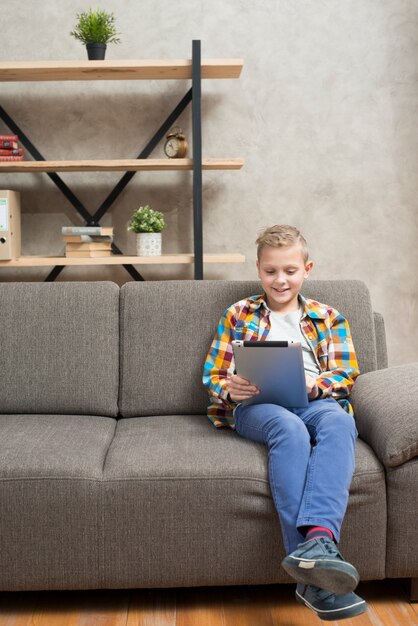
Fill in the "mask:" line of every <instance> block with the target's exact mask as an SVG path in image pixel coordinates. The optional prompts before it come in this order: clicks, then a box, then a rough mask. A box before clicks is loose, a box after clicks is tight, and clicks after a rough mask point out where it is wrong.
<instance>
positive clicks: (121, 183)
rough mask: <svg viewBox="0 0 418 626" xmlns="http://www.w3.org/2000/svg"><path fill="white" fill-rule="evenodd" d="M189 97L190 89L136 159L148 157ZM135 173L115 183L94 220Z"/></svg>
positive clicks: (186, 103) (189, 99)
mask: <svg viewBox="0 0 418 626" xmlns="http://www.w3.org/2000/svg"><path fill="white" fill-rule="evenodd" d="M191 99H192V90H191V89H189V91H188V92H187V93H186V95H185V96H184V98H182V100H181V101H180V102H179V103H178V105H177V106H176V108H175V109H174V111H173V112H172V113H170V115H169V116H168V117H167V119H166V120H165V122H163V124H161V126H160V128H159V129H158V130H157V132H156V133H155V134H154V136H153V137H152V138H151V139H150V140H149V142H148V143H147V145H146V146H145V148H144V149H143V150H142V151H141V152H140V153H139V155H138V156H137V159H147V158H148V157H149V155H150V154H151V152H152V151H153V150H154V148H156V147H157V146H158V144H159V143H160V141H161V139H162V138H163V137H164V135H166V134H167V132H168V131H169V130H170V128H171V127H172V125H173V124H174V122H175V121H176V120H177V119H178V118H179V117H180V115H181V113H183V111H184V109H185V108H186V107H187V105H188V104H189V103H190V102H191ZM135 174H136V172H126V174H124V175H123V176H122V178H121V179H120V181H119V182H118V183H117V185H116V186H115V188H114V189H113V190H112V191H111V193H110V194H109V195H108V196H107V198H106V199H105V200H104V202H103V203H102V204H101V205H100V207H99V208H98V209H97V211H96V212H95V214H94V215H93V219H94V220H96V221H100V220H101V218H102V217H103V215H104V214H105V213H106V211H107V210H108V209H109V207H110V206H111V205H112V204H113V203H114V202H115V200H116V198H117V197H118V196H119V195H120V193H121V192H122V191H123V190H124V189H125V187H126V185H127V184H128V183H129V181H130V180H131V178H132V177H133V176H135Z"/></svg>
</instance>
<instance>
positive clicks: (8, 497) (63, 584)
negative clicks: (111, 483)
mask: <svg viewBox="0 0 418 626" xmlns="http://www.w3.org/2000/svg"><path fill="white" fill-rule="evenodd" d="M115 426H116V421H115V420H114V419H111V418H107V417H96V416H84V415H83V416H80V415H74V416H66V415H0V589H1V590H3V591H19V590H31V589H85V588H89V587H90V588H94V587H97V588H100V587H101V586H102V579H101V575H100V570H101V568H100V559H101V556H102V544H101V540H100V539H101V530H100V525H101V509H100V507H101V479H102V476H103V466H104V462H105V457H106V453H107V450H108V448H109V445H110V442H111V440H112V437H113V435H114V431H115Z"/></svg>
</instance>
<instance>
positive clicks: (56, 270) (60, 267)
mask: <svg viewBox="0 0 418 626" xmlns="http://www.w3.org/2000/svg"><path fill="white" fill-rule="evenodd" d="M64 267H65V266H64V265H56V266H55V267H54V269H52V270H51V271H50V272H49V274H48V276H47V277H46V278H45V280H44V283H52V282H53V281H54V280H55V279H56V277H57V276H58V274H61V272H62V270H63V269H64Z"/></svg>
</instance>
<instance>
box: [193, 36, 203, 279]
mask: <svg viewBox="0 0 418 626" xmlns="http://www.w3.org/2000/svg"><path fill="white" fill-rule="evenodd" d="M192 92H193V93H192V132H193V236H194V277H195V279H196V280H202V279H203V219H202V111H201V109H202V85H201V52H200V41H199V40H193V46H192Z"/></svg>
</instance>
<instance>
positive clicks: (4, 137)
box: [0, 135, 19, 141]
mask: <svg viewBox="0 0 418 626" xmlns="http://www.w3.org/2000/svg"><path fill="white" fill-rule="evenodd" d="M0 141H19V137H18V136H17V135H0Z"/></svg>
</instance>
